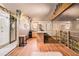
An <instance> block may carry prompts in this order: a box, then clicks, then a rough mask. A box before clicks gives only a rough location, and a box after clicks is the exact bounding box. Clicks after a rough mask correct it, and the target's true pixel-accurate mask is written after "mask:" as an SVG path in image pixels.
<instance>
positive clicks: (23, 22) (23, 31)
mask: <svg viewBox="0 0 79 59" xmlns="http://www.w3.org/2000/svg"><path fill="white" fill-rule="evenodd" d="M29 30H30V22H29V20H28V17H25V16H21V19H20V22H19V35H26V36H28V33H29Z"/></svg>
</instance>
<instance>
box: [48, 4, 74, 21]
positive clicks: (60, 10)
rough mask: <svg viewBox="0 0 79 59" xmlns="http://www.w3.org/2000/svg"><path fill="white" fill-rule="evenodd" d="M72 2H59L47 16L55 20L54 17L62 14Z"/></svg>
mask: <svg viewBox="0 0 79 59" xmlns="http://www.w3.org/2000/svg"><path fill="white" fill-rule="evenodd" d="M71 5H72V3H61V4H58V5H57V6H56V9H55V11H54V12H52V13H51V14H50V16H49V19H50V20H55V18H56V17H58V16H59V15H60V14H62V13H63V12H64V11H65V10H67V9H68V8H69V7H70V6H71Z"/></svg>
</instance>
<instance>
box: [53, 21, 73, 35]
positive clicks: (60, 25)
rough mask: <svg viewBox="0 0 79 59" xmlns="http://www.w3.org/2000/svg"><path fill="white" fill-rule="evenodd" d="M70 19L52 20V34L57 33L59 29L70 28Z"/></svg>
mask: <svg viewBox="0 0 79 59" xmlns="http://www.w3.org/2000/svg"><path fill="white" fill-rule="evenodd" d="M71 26H72V23H71V21H53V30H52V31H53V36H54V35H56V34H57V32H59V31H60V30H62V31H68V30H71Z"/></svg>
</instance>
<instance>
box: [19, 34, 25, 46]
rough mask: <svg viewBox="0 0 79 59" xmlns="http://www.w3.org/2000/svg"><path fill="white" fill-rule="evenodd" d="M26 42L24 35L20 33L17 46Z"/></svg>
mask: <svg viewBox="0 0 79 59" xmlns="http://www.w3.org/2000/svg"><path fill="white" fill-rule="evenodd" d="M25 43H26V36H25V35H20V36H19V46H20V47H21V46H24V45H25Z"/></svg>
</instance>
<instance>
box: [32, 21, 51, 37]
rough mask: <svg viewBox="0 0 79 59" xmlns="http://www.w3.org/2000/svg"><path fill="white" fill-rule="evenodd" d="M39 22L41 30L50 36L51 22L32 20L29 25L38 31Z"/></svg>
mask: <svg viewBox="0 0 79 59" xmlns="http://www.w3.org/2000/svg"><path fill="white" fill-rule="evenodd" d="M39 24H41V25H42V26H41V27H42V29H43V30H44V31H43V32H46V33H48V34H49V35H50V36H51V35H52V22H51V21H39V20H37V21H32V24H31V27H32V30H33V31H40V29H39Z"/></svg>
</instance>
